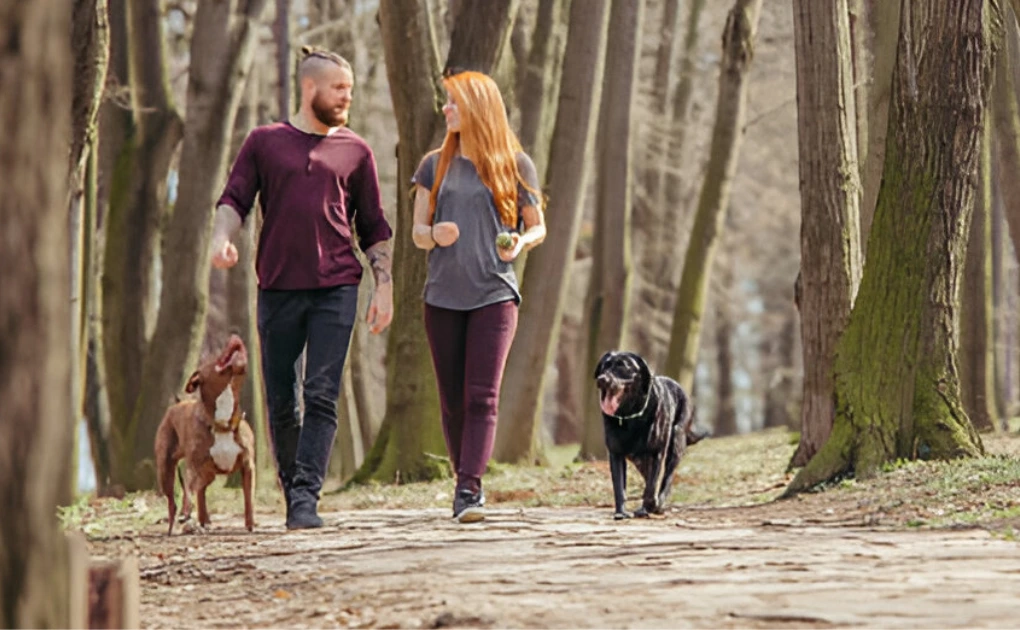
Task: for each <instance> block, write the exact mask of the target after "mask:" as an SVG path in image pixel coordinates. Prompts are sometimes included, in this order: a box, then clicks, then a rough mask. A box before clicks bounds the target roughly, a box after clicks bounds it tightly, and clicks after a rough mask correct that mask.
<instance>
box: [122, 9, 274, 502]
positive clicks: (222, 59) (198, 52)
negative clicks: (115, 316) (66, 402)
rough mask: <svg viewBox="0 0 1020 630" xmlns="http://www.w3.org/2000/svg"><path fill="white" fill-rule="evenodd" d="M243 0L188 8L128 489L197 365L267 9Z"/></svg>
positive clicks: (148, 474) (145, 483)
mask: <svg viewBox="0 0 1020 630" xmlns="http://www.w3.org/2000/svg"><path fill="white" fill-rule="evenodd" d="M241 1H242V2H243V1H245V0H241ZM246 2H247V4H246V5H244V6H243V7H242V8H243V11H235V9H234V7H233V6H232V3H224V2H221V1H219V0H200V2H199V3H198V6H197V8H196V10H195V20H194V29H193V32H192V35H191V59H192V60H201V63H192V64H191V69H190V72H189V74H188V112H187V120H186V122H185V131H184V144H183V146H182V148H181V162H180V182H181V183H180V187H179V190H178V197H177V202H176V204H175V206H174V211H173V214H172V215H171V216H170V219H169V221H168V223H167V225H166V228H165V229H164V231H163V248H162V252H163V269H164V270H166V271H167V272H166V273H164V274H163V282H162V291H161V294H160V308H159V315H158V317H157V319H156V328H155V331H154V332H153V334H152V341H151V343H150V344H149V350H148V352H147V353H146V357H145V363H144V368H143V372H142V382H141V390H140V392H139V397H138V402H137V404H136V405H135V409H134V418H133V420H132V422H133V427H134V429H135V432H134V441H133V445H134V461H135V474H134V476H133V477H134V478H133V480H132V483H131V484H130V485H131V487H132V489H138V488H149V487H152V485H153V484H154V483H155V470H154V468H153V466H152V444H153V440H154V439H155V435H156V427H157V425H158V423H159V420H160V418H162V416H163V412H164V411H165V410H166V406H167V404H168V403H169V402H170V401H172V400H173V398H174V395H175V393H176V392H178V391H180V389H181V388H182V387H183V386H184V381H185V380H186V378H187V375H188V372H189V371H190V370H192V369H194V365H195V364H196V362H197V359H198V349H199V346H200V344H201V341H202V331H203V326H204V324H205V314H206V306H207V300H208V286H209V240H210V238H211V237H212V218H213V206H214V205H215V200H216V194H217V192H218V191H217V189H218V187H219V186H221V185H222V181H223V179H224V175H225V171H226V161H227V151H228V149H229V147H230V138H231V134H232V133H233V130H234V117H235V116H236V115H237V108H238V105H239V103H240V100H241V96H242V95H243V93H244V90H243V86H244V83H245V81H246V79H247V76H248V73H249V72H250V70H251V65H252V61H253V60H254V52H255V43H256V37H257V34H258V33H257V31H258V22H259V16H260V15H261V13H262V9H263V8H264V7H265V5H266V0H246ZM108 367H109V366H108Z"/></svg>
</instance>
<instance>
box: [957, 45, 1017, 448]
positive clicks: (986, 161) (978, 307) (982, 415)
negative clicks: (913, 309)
mask: <svg viewBox="0 0 1020 630" xmlns="http://www.w3.org/2000/svg"><path fill="white" fill-rule="evenodd" d="M1001 57H1002V58H1005V57H1006V56H1005V55H1002V56H1001ZM999 67H1000V68H1001V67H1002V65H1001V64H999ZM991 127H992V125H991V121H989V123H988V124H986V125H985V130H984V132H983V134H982V137H983V140H982V143H981V165H980V168H979V170H978V191H977V194H976V195H975V200H974V212H973V217H972V219H971V224H970V233H969V234H968V237H967V246H966V248H967V249H966V258H965V259H964V268H963V287H962V288H961V295H960V297H961V298H962V300H961V301H962V304H961V307H960V348H959V356H958V360H959V363H960V394H961V397H962V399H963V408H964V410H965V411H966V412H967V417H969V418H970V421H971V423H972V424H973V425H974V428H975V429H977V430H978V431H994V430H995V428H996V424H995V408H994V407H993V404H994V402H995V378H994V374H995V346H994V340H993V339H992V278H991V272H992V269H991V256H990V254H991V246H992V243H991V238H992V232H991V221H990V217H991V205H992V185H991V184H992V182H991V154H990V151H991V141H992V136H991Z"/></svg>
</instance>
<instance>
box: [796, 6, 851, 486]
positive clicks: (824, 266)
mask: <svg viewBox="0 0 1020 630" xmlns="http://www.w3.org/2000/svg"><path fill="white" fill-rule="evenodd" d="M793 7H794V20H793V23H794V39H795V42H796V44H795V45H796V57H797V106H798V137H799V142H798V150H799V154H800V199H801V202H800V204H801V228H800V248H801V270H800V281H801V294H800V321H801V347H802V351H803V354H804V385H803V387H804V394H803V404H802V406H801V433H800V444H799V445H798V446H797V451H796V452H795V453H794V455H793V459H792V460H791V462H790V465H791V466H803V465H804V464H806V463H807V462H808V461H809V460H810V459H811V458H812V457H814V454H815V453H817V452H818V449H819V448H821V446H822V444H825V440H827V439H828V437H829V431H831V430H832V421H833V414H834V400H833V390H834V386H835V383H834V382H833V376H832V374H833V372H832V366H833V362H834V361H835V358H836V356H835V353H836V344H837V343H838V342H839V338H840V335H842V334H843V329H844V328H845V327H846V323H847V320H848V319H849V317H850V309H851V308H852V307H853V302H854V296H855V295H856V294H857V287H858V286H859V284H860V279H861V270H862V260H861V247H860V233H859V231H858V230H859V229H860V219H859V207H860V205H859V204H860V195H861V183H860V180H859V179H858V174H859V169H858V164H857V119H856V115H855V100H854V74H853V67H852V64H851V51H852V48H851V40H850V25H849V21H848V18H847V5H846V0H836V1H835V2H823V3H817V2H812V1H811V0H794V2H793Z"/></svg>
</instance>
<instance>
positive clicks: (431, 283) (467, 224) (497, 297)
mask: <svg viewBox="0 0 1020 630" xmlns="http://www.w3.org/2000/svg"><path fill="white" fill-rule="evenodd" d="M438 162H439V152H433V153H430V154H429V155H426V156H425V158H424V159H423V160H422V161H421V164H420V165H419V166H418V170H417V172H415V174H414V177H412V178H411V181H412V182H413V183H415V184H418V185H420V186H423V187H425V188H426V189H428V190H432V185H433V184H434V183H435V179H436V165H437V164H438ZM517 169H518V171H519V172H520V174H521V178H522V179H523V180H524V181H525V182H527V184H528V186H531V187H532V188H533V189H534V190H539V183H538V174H537V172H536V171H535V164H534V163H533V162H532V161H531V158H529V157H528V156H527V155H526V154H524V153H518V154H517ZM528 205H532V206H538V199H536V197H535V195H533V194H532V193H531V192H530V191H528V190H527V189H526V188H524V187H523V186H521V185H520V184H518V186H517V208H518V215H519V214H520V212H519V210H520V208H523V207H524V206H528ZM440 221H452V222H454V223H456V224H457V228H458V229H459V230H460V237H458V239H457V241H456V242H455V243H454V244H453V245H450V246H449V247H435V248H433V249H432V250H430V251H429V256H428V277H427V278H426V280H425V294H424V298H425V303H426V304H428V305H430V306H438V307H440V308H448V309H451V310H457V311H469V310H473V309H476V308H481V307H483V306H489V305H490V304H496V303H498V302H506V301H508V300H514V301H515V302H517V303H520V301H521V292H520V290H519V289H518V286H517V276H516V275H515V274H514V268H513V265H512V264H511V263H507V262H503V261H502V260H500V259H499V255H498V254H497V252H496V235H498V234H499V233H501V232H510V231H511V229H510V228H508V227H507V226H505V225H503V223H502V222H501V221H500V219H499V213H498V212H497V211H496V204H495V202H494V201H493V197H492V191H490V190H489V189H488V187H486V186H485V184H483V183H482V180H481V179H480V178H479V177H478V171H476V170H475V165H474V164H473V163H472V162H471V161H470V160H468V159H466V158H464V157H461V156H457V157H455V158H454V159H453V160H452V161H451V162H450V166H449V168H448V169H447V171H446V175H445V176H444V177H443V181H442V183H441V184H440V189H439V197H438V198H437V199H436V216H435V223H439V222H440Z"/></svg>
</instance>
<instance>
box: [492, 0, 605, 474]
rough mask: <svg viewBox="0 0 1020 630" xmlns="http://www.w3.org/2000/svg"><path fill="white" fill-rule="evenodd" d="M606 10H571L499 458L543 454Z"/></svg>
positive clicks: (502, 412) (589, 6)
mask: <svg viewBox="0 0 1020 630" xmlns="http://www.w3.org/2000/svg"><path fill="white" fill-rule="evenodd" d="M608 5H609V2H608V0H580V1H577V2H571V6H570V22H569V23H570V30H569V31H568V33H567V43H566V50H565V52H564V54H563V83H562V85H561V86H560V90H559V105H558V107H557V108H556V125H555V131H554V132H553V137H552V142H551V146H550V149H549V156H550V159H549V167H548V170H547V172H546V181H548V185H549V193H550V197H549V198H550V200H551V202H552V206H551V207H550V208H549V209H548V212H547V213H546V221H547V231H548V234H549V236H548V238H547V239H546V242H545V243H544V244H543V245H542V246H541V247H539V248H537V249H535V250H533V251H532V252H531V253H530V254H529V258H530V259H531V264H530V265H528V267H527V268H526V269H525V272H524V278H523V281H522V283H521V284H522V292H523V294H522V300H521V312H520V314H519V319H520V321H521V323H522V324H523V325H521V326H519V327H518V329H517V336H516V338H515V339H514V344H513V346H512V347H511V348H510V355H509V357H508V358H507V365H506V370H505V371H504V377H503V394H502V396H501V398H500V408H499V416H500V418H501V419H502V420H503V421H502V422H501V423H500V424H498V425H497V429H496V448H495V451H494V453H493V456H494V457H495V458H496V459H497V460H498V461H503V462H526V463H533V462H536V461H539V460H540V458H541V456H542V455H541V451H540V448H539V437H540V435H541V427H542V393H543V391H544V388H545V373H546V366H547V365H548V364H549V362H550V361H552V360H553V356H554V353H555V352H556V349H557V347H558V346H559V344H560V339H559V332H560V324H561V321H562V318H563V310H564V307H565V303H566V296H567V292H568V288H569V285H568V279H569V276H570V269H571V265H572V263H573V259H574V250H575V249H576V248H577V237H578V234H579V232H580V228H581V217H582V215H583V211H584V207H583V206H584V195H585V190H586V188H587V180H588V175H589V169H588V168H587V165H588V164H589V163H590V158H591V155H592V150H593V147H594V139H595V120H596V110H597V107H598V103H599V94H600V91H601V86H602V72H603V63H602V60H603V59H604V54H603V53H604V51H605V41H606V19H607V17H608V14H609V11H608ZM592 60H595V61H594V63H593V62H592ZM557 270H559V271H558V272H557ZM581 369H582V370H587V367H585V366H581ZM564 377H565V375H563V374H561V375H560V378H561V379H563V378H564Z"/></svg>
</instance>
